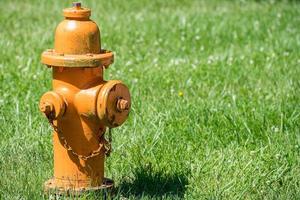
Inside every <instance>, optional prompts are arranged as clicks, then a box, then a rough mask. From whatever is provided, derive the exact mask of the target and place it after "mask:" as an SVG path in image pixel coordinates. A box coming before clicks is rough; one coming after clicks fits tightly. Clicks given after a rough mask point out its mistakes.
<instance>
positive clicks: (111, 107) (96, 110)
mask: <svg viewBox="0 0 300 200" xmlns="http://www.w3.org/2000/svg"><path fill="white" fill-rule="evenodd" d="M90 15H91V10H90V9H88V8H83V7H82V6H81V4H80V3H78V2H75V3H73V7H72V8H67V9H64V17H65V19H64V20H63V21H62V22H61V23H60V24H59V25H58V26H57V28H56V31H55V45H54V49H50V50H46V51H44V52H43V53H42V63H43V64H45V65H47V66H48V67H51V68H52V71H53V81H52V85H53V90H52V91H49V92H46V93H45V94H44V95H43V96H42V97H41V100H40V105H39V108H40V111H41V112H42V113H44V115H45V116H46V117H47V119H48V120H49V122H50V123H51V125H52V127H53V129H54V134H53V148H54V177H53V178H52V179H50V180H49V181H47V182H46V183H45V189H46V190H47V191H48V190H52V189H53V190H54V191H55V192H70V191H76V192H78V191H79V192H80V191H88V190H95V189H102V188H109V187H112V185H113V184H112V181H108V179H106V178H104V159H105V156H107V155H109V153H110V150H111V147H110V141H107V140H106V139H105V138H104V133H105V130H106V129H107V128H114V127H117V126H120V125H121V124H123V123H124V122H125V120H126V119H127V117H128V114H129V111H130V106H131V99H130V93H129V90H128V88H127V86H126V85H124V84H123V83H122V82H121V81H119V80H111V81H105V80H103V70H104V69H105V68H107V67H108V66H109V65H110V64H111V63H112V62H113V59H114V57H113V53H112V52H111V51H108V50H104V49H101V43H100V41H101V40H100V31H99V28H98V26H97V24H96V23H95V22H93V21H92V20H90V19H89V17H90Z"/></svg>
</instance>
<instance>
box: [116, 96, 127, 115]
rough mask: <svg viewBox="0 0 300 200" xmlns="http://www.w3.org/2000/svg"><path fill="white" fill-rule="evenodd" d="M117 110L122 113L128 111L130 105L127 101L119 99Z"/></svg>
mask: <svg viewBox="0 0 300 200" xmlns="http://www.w3.org/2000/svg"><path fill="white" fill-rule="evenodd" d="M117 109H118V110H119V111H120V112H122V111H124V110H128V109H129V103H128V101H127V100H125V99H119V100H118V101H117Z"/></svg>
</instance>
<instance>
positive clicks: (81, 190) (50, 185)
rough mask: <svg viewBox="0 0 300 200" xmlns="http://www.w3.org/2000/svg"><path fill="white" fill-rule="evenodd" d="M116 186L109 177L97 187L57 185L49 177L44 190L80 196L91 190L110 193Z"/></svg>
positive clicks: (51, 192)
mask: <svg viewBox="0 0 300 200" xmlns="http://www.w3.org/2000/svg"><path fill="white" fill-rule="evenodd" d="M113 187H114V181H113V180H111V179H108V178H104V180H103V183H102V185H100V186H96V187H92V186H91V187H78V188H72V187H65V188H64V187H57V185H56V184H55V179H54V178H52V179H49V180H48V181H46V182H45V183H44V191H45V193H46V194H56V195H72V196H73V195H75V196H80V195H83V194H86V193H89V192H98V191H103V192H108V193H110V192H111V191H112V189H113Z"/></svg>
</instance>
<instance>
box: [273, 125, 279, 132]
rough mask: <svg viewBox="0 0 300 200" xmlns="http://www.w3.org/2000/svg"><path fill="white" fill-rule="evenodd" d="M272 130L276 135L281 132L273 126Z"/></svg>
mask: <svg viewBox="0 0 300 200" xmlns="http://www.w3.org/2000/svg"><path fill="white" fill-rule="evenodd" d="M271 130H272V131H273V132H275V133H278V132H279V128H278V127H276V126H272V127H271Z"/></svg>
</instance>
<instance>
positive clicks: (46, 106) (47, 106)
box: [40, 102, 54, 115]
mask: <svg viewBox="0 0 300 200" xmlns="http://www.w3.org/2000/svg"><path fill="white" fill-rule="evenodd" d="M40 111H41V112H43V113H45V115H49V114H50V113H51V112H53V111H54V107H53V104H51V103H49V102H43V103H42V104H41V105H40Z"/></svg>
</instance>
